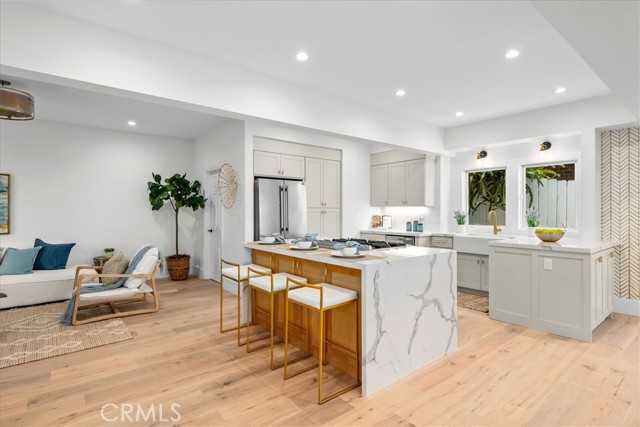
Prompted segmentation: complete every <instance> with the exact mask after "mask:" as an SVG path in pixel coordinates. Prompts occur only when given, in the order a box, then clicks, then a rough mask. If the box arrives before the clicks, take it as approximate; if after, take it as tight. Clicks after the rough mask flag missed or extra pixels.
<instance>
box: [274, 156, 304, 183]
mask: <svg viewBox="0 0 640 427" xmlns="http://www.w3.org/2000/svg"><path fill="white" fill-rule="evenodd" d="M280 168H281V169H282V175H283V176H285V177H287V178H301V179H304V157H301V156H292V155H290V154H282V155H281V156H280Z"/></svg>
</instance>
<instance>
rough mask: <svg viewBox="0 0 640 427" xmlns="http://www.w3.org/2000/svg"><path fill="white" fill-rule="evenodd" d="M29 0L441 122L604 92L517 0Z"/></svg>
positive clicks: (446, 124) (528, 6)
mask: <svg viewBox="0 0 640 427" xmlns="http://www.w3.org/2000/svg"><path fill="white" fill-rule="evenodd" d="M29 3H30V4H31V5H34V6H37V7H42V8H45V9H47V10H50V11H52V12H55V13H60V14H63V15H68V16H72V17H75V18H78V19H81V20H84V21H88V22H91V23H94V24H96V25H100V26H103V27H107V28H110V29H114V30H116V31H120V32H123V33H127V34H131V35H135V36H138V37H142V38H144V39H148V40H153V41H156V42H159V43H163V44H166V45H170V46H173V47H176V48H180V49H184V50H188V51H191V52H194V53H197V54H200V55H204V56H207V57H211V58H214V59H216V60H219V61H223V62H226V63H229V64H232V65H236V66H239V67H243V68H246V69H250V70H253V71H257V72H260V73H264V74H268V75H271V76H275V77H278V78H280V79H282V80H285V81H289V82H292V83H296V84H299V85H303V86H307V87H311V88H315V89H319V90H322V91H325V92H328V93H332V94H334V95H338V96H342V97H345V98H348V99H351V100H353V101H355V102H358V103H361V104H365V105H368V106H372V107H376V108H380V109H384V110H389V111H394V112H397V113H400V114H403V115H406V116H409V117H412V118H414V119H417V120H420V121H424V122H427V123H431V124H435V125H438V126H444V127H449V126H456V125H459V124H463V123H468V122H472V121H478V120H482V119H487V118H491V117H497V116H502V115H506V114H510V113H515V112H520V111H526V110H531V109H535V108H540V107H545V106H549V105H555V104H559V103H564V102H569V101H575V100H578V99H584V98H589V97H593V96H597V95H601V94H604V93H608V92H609V89H608V88H607V86H606V85H605V84H604V83H603V82H602V81H601V80H600V79H599V78H598V76H597V75H596V74H595V73H594V72H593V71H592V70H591V69H590V68H589V67H588V66H587V64H586V63H585V61H584V60H583V59H582V58H581V57H580V56H579V55H578V54H577V53H576V52H575V51H574V50H573V49H572V48H571V47H570V46H569V44H568V43H567V42H566V41H565V40H564V39H563V38H562V37H561V36H560V35H559V34H558V33H557V31H556V30H555V29H554V28H553V27H552V26H551V25H550V24H549V23H548V22H547V21H546V20H545V19H544V18H543V17H542V16H541V14H540V13H539V12H538V11H537V10H536V9H535V8H534V7H533V6H532V5H531V4H530V3H529V2H526V1H423V2H418V1H417V2H400V1H393V2H391V1H378V2H364V1H363V2H360V1H341V2H320V1H312V2H306V1H297V2H288V1H278V2H276V1H257V2H255V1H228V2H217V1H191V2H186V1H127V2H116V1H88V2H78V1H66V0H54V1H35V2H29ZM512 48H516V49H519V50H520V51H521V55H520V57H518V58H517V59H515V60H507V59H506V58H505V57H504V54H505V52H506V51H507V50H509V49H512ZM301 49H304V50H306V51H307V52H308V53H309V55H310V59H309V61H308V62H306V63H298V62H297V61H296V60H295V59H294V56H295V53H296V52H297V51H298V50H301ZM558 86H565V87H566V88H567V92H566V93H564V94H561V95H558V94H555V93H554V89H555V88H556V87H558ZM400 87H402V88H404V89H405V90H406V91H407V95H406V96H405V97H404V98H398V97H396V96H395V95H394V92H395V90H396V89H397V88H400ZM457 111H464V113H465V115H464V116H463V117H462V118H457V117H456V116H455V113H456V112H457Z"/></svg>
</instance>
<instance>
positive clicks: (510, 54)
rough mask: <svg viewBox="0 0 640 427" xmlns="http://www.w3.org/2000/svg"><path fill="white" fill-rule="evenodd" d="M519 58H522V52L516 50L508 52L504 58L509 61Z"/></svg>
mask: <svg viewBox="0 0 640 427" xmlns="http://www.w3.org/2000/svg"><path fill="white" fill-rule="evenodd" d="M518 56H520V52H519V51H517V50H515V49H511V50H510V51H509V52H507V53H506V54H505V55H504V57H505V58H507V59H513V58H517V57H518Z"/></svg>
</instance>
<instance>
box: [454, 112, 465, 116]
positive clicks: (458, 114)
mask: <svg viewBox="0 0 640 427" xmlns="http://www.w3.org/2000/svg"><path fill="white" fill-rule="evenodd" d="M462 116H464V112H462V111H458V112H457V113H456V117H462Z"/></svg>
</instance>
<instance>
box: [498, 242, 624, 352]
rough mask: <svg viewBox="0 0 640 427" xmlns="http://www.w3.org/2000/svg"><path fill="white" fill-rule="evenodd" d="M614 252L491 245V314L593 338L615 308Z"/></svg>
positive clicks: (588, 339) (587, 338) (530, 325)
mask: <svg viewBox="0 0 640 427" xmlns="http://www.w3.org/2000/svg"><path fill="white" fill-rule="evenodd" d="M613 256H614V250H613V249H607V250H603V251H600V252H595V253H593V254H591V253H571V252H560V251H557V252H556V251H549V250H530V249H512V248H504V247H492V246H490V247H489V257H490V260H491V262H490V268H489V269H490V272H491V278H492V280H491V283H490V298H489V315H490V317H491V318H492V319H497V320H502V321H505V322H510V323H515V324H517V325H521V326H526V327H531V328H536V329H540V330H542V331H546V332H551V333H554V334H557V335H562V336H565V337H569V338H575V339H579V340H582V341H588V342H591V339H592V331H593V330H594V329H595V328H596V327H597V326H598V325H599V324H600V323H602V322H603V321H604V320H605V319H606V317H607V316H609V315H610V314H611V313H612V311H613V261H614V259H613Z"/></svg>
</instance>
